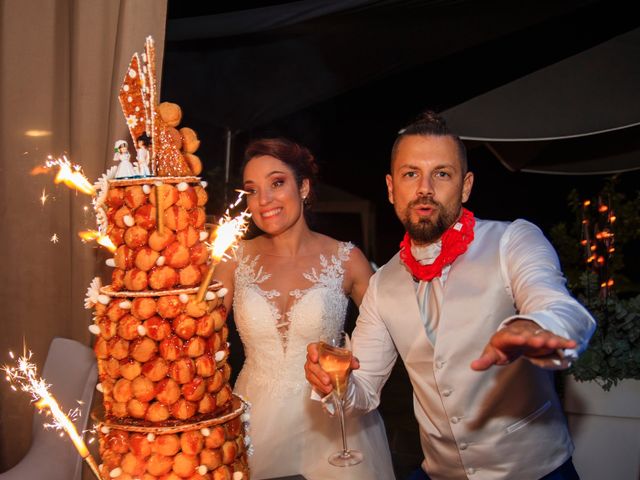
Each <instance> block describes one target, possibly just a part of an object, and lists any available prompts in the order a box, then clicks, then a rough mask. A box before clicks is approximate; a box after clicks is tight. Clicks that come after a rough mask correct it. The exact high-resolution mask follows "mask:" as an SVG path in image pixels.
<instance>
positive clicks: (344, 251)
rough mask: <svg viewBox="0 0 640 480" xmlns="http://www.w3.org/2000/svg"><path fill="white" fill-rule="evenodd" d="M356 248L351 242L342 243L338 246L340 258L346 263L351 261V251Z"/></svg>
mask: <svg viewBox="0 0 640 480" xmlns="http://www.w3.org/2000/svg"><path fill="white" fill-rule="evenodd" d="M354 248H355V245H354V244H353V243H351V242H340V243H339V244H338V258H339V259H340V260H341V261H343V262H346V261H347V260H349V256H350V255H351V250H353V249H354Z"/></svg>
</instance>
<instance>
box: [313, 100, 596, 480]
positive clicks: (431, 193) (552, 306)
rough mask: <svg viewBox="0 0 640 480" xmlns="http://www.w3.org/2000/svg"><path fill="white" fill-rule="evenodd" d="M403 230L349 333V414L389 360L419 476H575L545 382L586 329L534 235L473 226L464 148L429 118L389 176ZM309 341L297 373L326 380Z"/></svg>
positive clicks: (367, 406)
mask: <svg viewBox="0 0 640 480" xmlns="http://www.w3.org/2000/svg"><path fill="white" fill-rule="evenodd" d="M386 181H387V188H388V193H389V201H390V202H391V203H392V204H393V205H394V208H395V211H396V214H397V215H398V218H399V219H400V221H401V222H402V223H403V225H404V226H405V228H406V231H407V233H406V235H405V238H404V240H403V241H402V243H401V245H400V248H401V250H400V252H399V253H398V254H397V255H396V256H394V257H393V258H392V259H391V260H390V261H389V262H388V263H387V264H386V265H384V266H383V267H382V268H380V270H379V271H378V272H377V273H376V274H375V275H374V276H373V277H372V278H371V281H370V283H369V289H368V290H367V293H366V295H365V298H364V300H363V302H362V305H361V306H360V316H359V317H358V321H357V324H356V329H355V330H354V332H353V351H354V356H355V357H357V359H358V360H356V359H354V360H353V362H352V368H353V370H354V371H353V372H352V375H351V382H350V387H349V390H348V392H347V398H346V402H347V408H348V409H350V410H352V411H356V412H367V411H370V410H372V409H374V408H376V407H377V406H378V403H379V402H380V391H381V390H382V387H383V386H384V384H385V382H386V380H387V379H388V377H389V374H390V373H391V369H392V367H393V365H394V363H395V361H396V359H397V356H398V354H399V355H400V357H401V358H402V360H403V361H404V364H405V367H406V369H407V372H408V373H409V378H410V379H411V383H412V386H413V396H414V413H415V416H416V419H417V420H418V423H419V427H420V440H421V444H422V450H423V453H424V456H425V458H424V461H423V463H422V471H420V472H419V477H415V478H423V479H428V478H432V479H447V480H449V479H458V478H469V479H476V478H477V479H482V480H485V479H487V480H498V479H514V478H517V479H520V480H527V479H540V478H544V479H547V480H548V479H575V478H578V476H577V474H576V472H575V469H574V468H573V464H572V463H571V454H572V451H573V444H572V442H571V439H570V437H569V433H568V431H567V427H566V422H565V418H564V416H563V414H562V410H561V406H560V404H559V401H558V398H557V396H556V393H555V390H554V384H553V376H552V372H550V371H549V370H553V369H559V368H566V367H567V366H568V365H569V363H570V361H571V360H572V359H574V358H575V357H576V355H577V352H579V351H582V350H583V349H584V348H585V347H586V345H587V342H588V340H589V338H590V336H591V334H592V333H593V329H594V328H595V322H594V320H593V318H592V317H591V316H590V315H589V313H588V312H587V311H586V310H585V309H584V308H583V307H582V306H581V305H580V304H579V303H578V302H577V301H575V300H574V299H573V298H572V297H571V296H570V295H569V293H568V292H567V290H566V288H565V280H564V277H563V276H562V273H561V271H560V268H559V265H558V260H557V256H556V254H555V252H554V250H553V248H552V247H551V245H550V244H549V243H548V241H547V240H546V239H545V237H544V236H543V234H542V232H541V231H540V230H539V229H538V228H537V227H536V226H534V225H532V224H531V223H529V222H526V221H524V220H516V221H515V222H513V223H506V222H495V221H486V220H478V219H475V218H474V216H473V214H472V213H471V212H469V211H468V210H466V209H465V208H463V207H462V204H463V203H464V202H466V201H467V199H468V198H469V195H470V193H471V188H472V186H473V174H472V173H471V172H469V171H468V170H467V160H466V151H465V147H464V145H463V143H462V142H461V140H460V139H459V138H458V137H457V136H455V135H454V134H452V133H451V132H450V131H449V129H448V128H447V126H446V125H445V123H444V120H443V119H442V118H441V117H439V116H438V115H437V114H435V113H433V112H426V113H425V114H423V115H422V117H420V118H419V119H418V120H416V121H415V122H414V123H413V124H411V125H409V126H408V127H407V128H405V129H403V130H401V131H400V133H399V135H398V137H397V139H396V142H395V144H394V146H393V150H392V154H391V173H390V174H389V175H387V177H386ZM317 362H318V352H317V347H316V345H315V344H312V345H309V347H308V355H307V363H306V365H305V371H306V376H307V380H308V381H309V382H310V383H311V384H312V386H313V387H314V388H315V389H316V390H317V391H319V392H321V393H324V394H327V393H329V392H330V391H331V384H330V381H329V376H328V375H327V374H326V372H324V371H323V370H321V369H320V367H319V365H318V363H317Z"/></svg>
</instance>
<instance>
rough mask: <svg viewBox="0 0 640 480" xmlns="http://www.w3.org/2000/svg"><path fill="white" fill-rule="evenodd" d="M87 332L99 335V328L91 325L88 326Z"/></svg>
mask: <svg viewBox="0 0 640 480" xmlns="http://www.w3.org/2000/svg"><path fill="white" fill-rule="evenodd" d="M89 331H90V332H91V333H93V334H94V335H100V327H99V326H98V325H96V324H95V323H94V324H92V325H89Z"/></svg>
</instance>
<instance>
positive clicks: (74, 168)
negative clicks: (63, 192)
mask: <svg viewBox="0 0 640 480" xmlns="http://www.w3.org/2000/svg"><path fill="white" fill-rule="evenodd" d="M53 167H58V173H57V174H56V178H55V179H54V182H55V183H64V184H65V185H66V186H67V187H69V188H73V189H75V190H78V191H79V192H82V193H86V194H87V195H95V193H96V190H95V188H94V187H93V185H91V182H89V180H88V179H87V177H85V176H84V174H83V173H82V168H81V167H80V165H74V164H72V163H71V162H70V161H69V159H68V158H67V156H66V155H63V156H62V157H60V158H53V157H52V156H51V155H49V156H48V157H47V161H46V162H45V164H44V166H39V167H36V168H34V169H33V170H31V174H32V175H38V174H40V173H46V172H48V170H49V169H50V168H53ZM41 201H42V197H41ZM42 203H43V205H44V201H42Z"/></svg>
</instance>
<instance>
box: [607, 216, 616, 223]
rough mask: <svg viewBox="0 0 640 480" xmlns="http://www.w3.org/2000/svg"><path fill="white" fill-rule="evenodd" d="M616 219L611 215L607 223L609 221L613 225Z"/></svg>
mask: <svg viewBox="0 0 640 480" xmlns="http://www.w3.org/2000/svg"><path fill="white" fill-rule="evenodd" d="M616 218H617V217H616V216H615V215H611V216H610V217H609V221H610V222H611V223H613V222H615V221H616Z"/></svg>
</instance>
